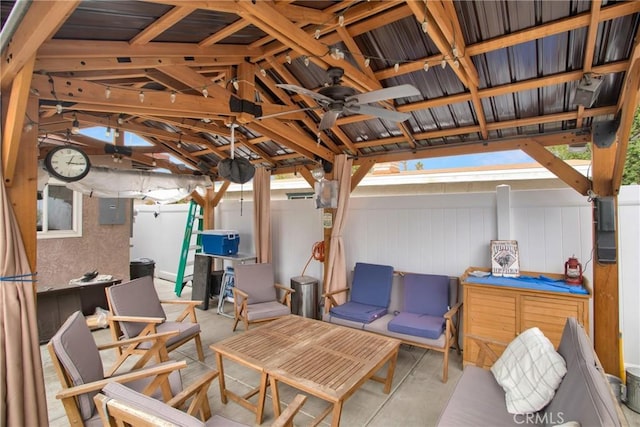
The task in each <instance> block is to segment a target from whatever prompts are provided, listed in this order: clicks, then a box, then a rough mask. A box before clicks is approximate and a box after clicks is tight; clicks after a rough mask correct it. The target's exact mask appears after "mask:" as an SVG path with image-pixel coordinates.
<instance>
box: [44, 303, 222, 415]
mask: <svg viewBox="0 0 640 427" xmlns="http://www.w3.org/2000/svg"><path fill="white" fill-rule="evenodd" d="M171 335H174V333H164V334H158V335H147V336H144V337H137V338H133V339H130V340H125V341H118V342H115V343H107V344H102V345H100V346H98V345H97V344H96V342H95V340H94V338H93V335H92V334H91V331H90V330H89V328H88V326H87V324H86V321H85V318H84V316H83V315H82V313H81V312H80V311H76V312H75V313H73V314H72V315H71V316H70V317H69V318H68V319H67V320H66V321H65V323H64V324H63V325H62V326H61V327H60V329H58V331H57V332H56V334H55V335H54V336H53V337H52V338H51V341H50V342H49V344H48V350H49V354H50V355H51V361H52V363H53V366H54V369H55V371H56V373H57V375H58V379H59V380H60V384H61V385H62V390H60V391H59V392H58V393H57V394H56V398H57V399H60V400H61V401H62V405H63V406H64V409H65V412H66V414H67V418H68V419H69V425H71V426H85V427H93V426H99V425H101V422H100V417H99V415H98V412H97V410H96V406H95V404H94V400H93V397H94V396H95V394H96V393H98V392H99V391H100V390H101V389H102V388H103V387H104V386H105V385H106V384H107V383H109V382H119V383H123V384H126V385H127V387H130V388H132V389H135V390H137V391H139V392H142V393H144V394H147V395H149V396H152V397H153V398H156V399H162V400H167V401H168V400H170V399H173V398H175V397H176V396H182V397H184V399H183V400H186V399H188V400H190V401H191V402H194V401H195V402H197V403H198V406H197V407H194V408H193V411H194V413H196V412H197V413H198V414H199V415H200V416H201V417H202V418H203V419H206V418H208V416H209V415H210V408H209V400H208V399H207V390H208V388H209V385H210V384H211V381H213V380H214V379H215V378H216V376H217V375H218V372H217V371H215V370H211V371H210V372H209V373H207V374H205V375H202V376H200V377H199V378H198V380H197V381H194V382H193V383H192V384H190V385H189V386H188V387H186V388H183V384H182V379H181V375H180V371H179V370H180V369H183V368H186V366H187V364H186V362H184V361H182V362H171V361H166V362H163V363H158V364H153V365H149V364H147V362H152V361H154V360H156V359H157V357H158V356H152V353H153V352H155V353H157V354H158V353H163V355H164V356H166V354H167V352H166V348H165V345H166V340H167V338H169V336H171ZM140 341H152V343H153V344H152V346H151V348H150V350H149V351H147V352H145V353H144V354H142V355H140V359H139V360H138V362H136V363H135V364H133V366H132V367H131V370H125V369H124V368H125V367H126V366H124V365H122V366H121V368H123V369H119V370H118V372H116V373H115V374H113V375H110V374H106V375H105V372H104V365H103V363H102V358H101V356H100V351H101V350H107V349H112V348H113V347H114V346H125V345H128V344H130V343H135V342H140ZM118 363H119V362H117V364H118ZM118 366H120V365H118ZM140 366H142V367H140ZM138 367H140V369H137V368H138ZM134 368H135V369H134ZM111 371H113V369H112V370H111Z"/></svg>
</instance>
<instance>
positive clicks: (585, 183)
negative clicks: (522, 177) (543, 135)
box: [520, 137, 591, 196]
mask: <svg viewBox="0 0 640 427" xmlns="http://www.w3.org/2000/svg"><path fill="white" fill-rule="evenodd" d="M520 149H521V150H522V151H524V152H525V153H527V154H528V155H529V156H531V157H532V158H533V159H535V161H537V162H538V163H540V164H541V165H542V166H544V167H545V168H547V169H548V170H550V171H551V172H552V173H553V174H554V175H556V176H557V177H558V178H560V179H561V180H562V181H563V182H564V183H565V184H567V185H568V186H569V187H571V188H573V189H574V190H576V191H577V192H578V193H580V194H582V195H583V196H587V195H588V194H589V190H591V181H590V180H589V179H588V178H587V177H585V176H584V175H582V174H581V173H580V172H578V171H577V170H575V169H574V168H572V167H571V166H569V165H568V164H567V163H565V162H564V161H563V160H562V159H560V158H558V157H556V156H555V155H554V154H553V153H552V152H551V151H549V150H547V149H546V148H545V147H544V146H543V145H542V144H538V143H537V142H536V140H535V137H533V138H531V141H529V142H527V143H524V144H522V145H521V146H520Z"/></svg>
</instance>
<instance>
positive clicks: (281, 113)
mask: <svg viewBox="0 0 640 427" xmlns="http://www.w3.org/2000/svg"><path fill="white" fill-rule="evenodd" d="M318 108H322V106H320V105H318V106H317V107H305V108H299V109H297V110H289V111H281V112H279V113H273V114H267V115H264V116H260V117H256V120H264V119H272V118H274V117H280V116H286V115H291V114H294V113H299V112H301V111H311V110H317V109H318ZM296 119H298V118H297V117H293V118H292V120H296Z"/></svg>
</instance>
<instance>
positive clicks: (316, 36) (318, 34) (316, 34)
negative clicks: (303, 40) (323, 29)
mask: <svg viewBox="0 0 640 427" xmlns="http://www.w3.org/2000/svg"><path fill="white" fill-rule="evenodd" d="M314 37H315V39H316V40H318V39H319V38H320V28H317V29H316V33H315V35H314Z"/></svg>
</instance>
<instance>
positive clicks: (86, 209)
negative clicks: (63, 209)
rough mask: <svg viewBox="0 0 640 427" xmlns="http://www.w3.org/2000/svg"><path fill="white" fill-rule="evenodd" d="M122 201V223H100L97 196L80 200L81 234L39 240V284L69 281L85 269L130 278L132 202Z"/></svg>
mask: <svg viewBox="0 0 640 427" xmlns="http://www.w3.org/2000/svg"><path fill="white" fill-rule="evenodd" d="M121 202H122V203H125V204H126V205H125V212H126V215H125V218H126V220H125V223H124V224H121V225H120V224H118V225H101V224H100V223H99V217H100V216H99V206H100V199H98V198H90V197H83V199H82V237H76V238H64V239H38V260H37V263H38V264H37V270H38V283H39V284H40V285H55V284H64V283H68V282H69V280H71V279H74V278H77V277H81V276H82V275H83V274H84V273H86V272H87V271H93V270H98V272H100V274H111V275H113V276H114V277H118V278H121V279H128V278H129V236H130V232H131V215H130V212H131V209H130V206H131V201H130V200H128V199H121Z"/></svg>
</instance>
